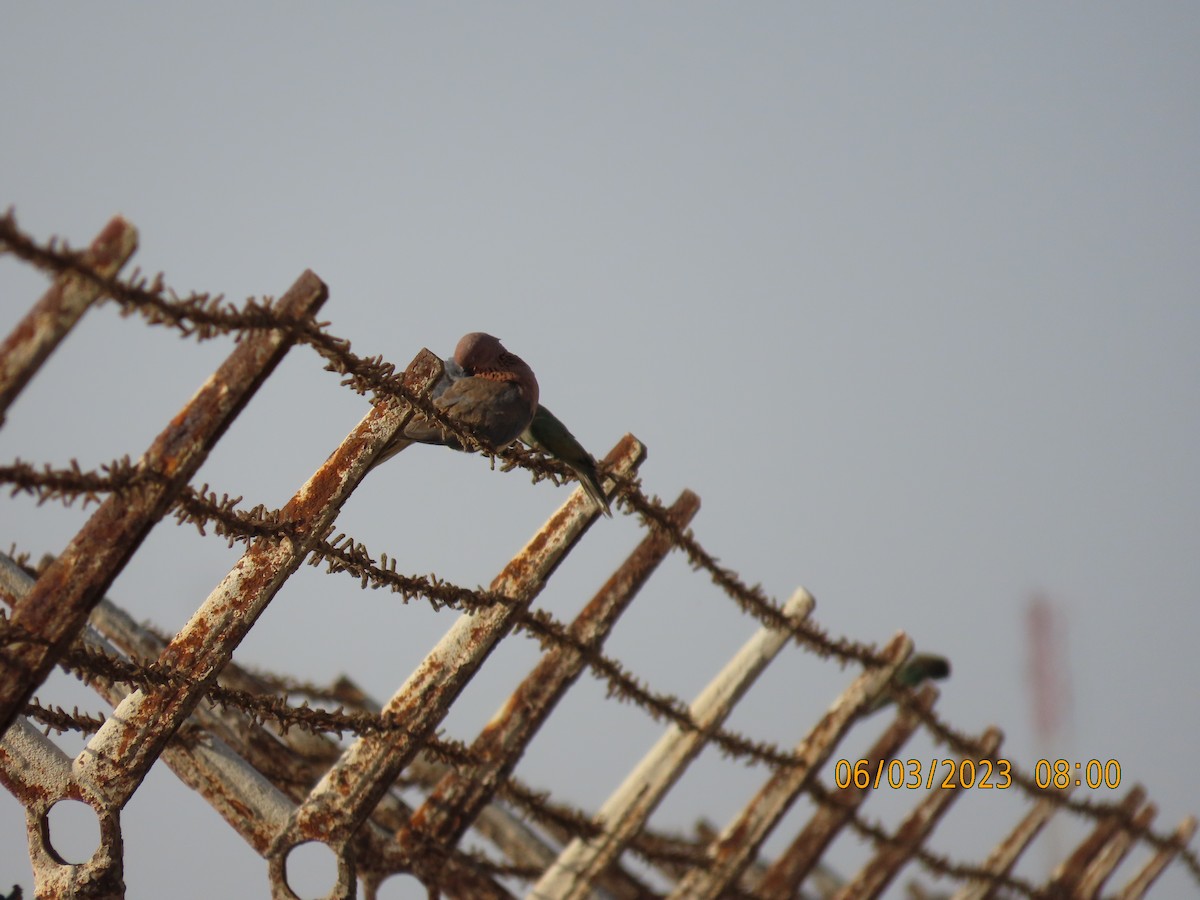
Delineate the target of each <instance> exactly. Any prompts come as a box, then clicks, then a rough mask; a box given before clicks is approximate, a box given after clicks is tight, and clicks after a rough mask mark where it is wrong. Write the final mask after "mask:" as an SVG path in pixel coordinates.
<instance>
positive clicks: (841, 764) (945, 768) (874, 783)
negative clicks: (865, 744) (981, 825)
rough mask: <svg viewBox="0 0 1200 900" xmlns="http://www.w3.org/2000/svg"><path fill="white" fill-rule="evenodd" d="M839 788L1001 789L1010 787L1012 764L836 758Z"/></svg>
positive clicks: (834, 774)
mask: <svg viewBox="0 0 1200 900" xmlns="http://www.w3.org/2000/svg"><path fill="white" fill-rule="evenodd" d="M833 781H834V783H835V784H836V785H837V786H838V787H839V788H847V787H849V786H850V785H854V786H855V787H856V788H859V789H860V790H866V789H867V788H868V787H870V788H873V789H875V790H878V789H879V788H880V787H882V786H886V787H890V788H892V789H893V790H900V789H901V788H908V789H909V790H914V791H915V790H917V789H918V788H926V789H927V790H933V789H934V788H942V789H944V790H955V789H962V790H970V789H971V788H978V789H980V790H988V789H999V790H1004V789H1005V788H1007V787H1010V786H1011V785H1012V763H1010V762H1009V761H1008V760H1007V759H996V760H991V759H981V760H978V761H976V760H973V759H936V758H935V759H929V760H924V759H909V760H902V759H876V760H869V759H860V760H858V761H856V762H850V760H848V759H839V760H838V761H837V762H836V763H835V764H834V767H833Z"/></svg>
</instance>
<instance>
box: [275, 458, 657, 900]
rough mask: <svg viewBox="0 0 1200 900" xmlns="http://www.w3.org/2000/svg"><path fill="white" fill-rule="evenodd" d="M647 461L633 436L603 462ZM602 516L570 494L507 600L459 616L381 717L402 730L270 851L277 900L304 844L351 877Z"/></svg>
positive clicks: (356, 752)
mask: <svg viewBox="0 0 1200 900" xmlns="http://www.w3.org/2000/svg"><path fill="white" fill-rule="evenodd" d="M644 457H645V448H644V447H643V446H642V444H641V443H640V442H639V441H638V440H637V439H636V438H634V437H633V436H632V435H626V436H625V437H624V438H623V439H622V440H621V441H620V442H619V443H618V444H617V446H616V447H615V448H614V449H613V451H612V452H611V453H610V454H609V455H608V458H607V459H606V460H605V462H606V464H607V466H608V467H609V468H610V470H611V471H612V473H613V474H614V476H616V477H627V476H628V475H630V474H631V473H632V472H633V471H635V470H636V468H637V466H638V465H639V464H640V463H641V460H642V459H643V458H644ZM598 514H599V512H598V509H597V508H596V506H595V505H594V504H593V503H592V502H591V501H590V500H589V499H588V498H587V497H586V496H584V495H582V494H581V493H579V492H576V493H573V494H572V495H571V497H570V498H569V499H568V500H567V502H566V503H565V504H564V505H563V506H562V507H561V508H560V509H559V510H558V512H557V513H555V514H554V515H553V516H552V517H551V518H550V520H549V521H548V522H547V523H546V524H545V525H544V526H543V527H542V528H541V530H540V531H539V532H538V533H537V534H536V535H535V536H534V537H533V539H532V540H531V541H530V542H529V543H528V544H527V545H526V546H525V548H524V549H523V550H522V551H521V552H520V553H519V554H517V556H516V557H514V558H513V559H512V560H511V561H510V562H509V564H508V565H507V566H505V568H504V570H503V571H502V572H501V573H500V574H499V575H498V576H497V577H496V579H495V580H494V581H493V582H492V585H491V590H492V592H493V593H495V594H497V595H498V596H501V597H503V598H505V602H502V603H498V604H496V605H495V606H492V607H488V608H485V609H480V610H478V611H474V612H468V613H465V614H463V615H462V616H460V617H459V618H458V620H457V621H456V622H455V623H454V625H453V626H452V627H451V628H450V630H449V631H448V632H447V634H446V635H445V636H444V637H443V638H442V640H441V641H440V642H439V644H438V645H437V646H436V647H435V648H434V649H433V651H432V652H431V653H430V654H429V655H428V656H427V657H426V658H425V660H424V661H423V662H422V663H421V665H420V666H418V667H417V669H416V671H414V672H413V674H412V675H411V676H409V678H408V680H407V681H406V682H405V683H404V685H403V686H401V688H400V689H399V690H398V691H397V692H396V694H395V695H394V696H393V697H392V699H391V700H389V701H388V703H387V705H386V706H385V707H384V709H383V715H384V716H385V717H387V718H388V719H389V720H391V721H393V722H395V723H397V724H398V725H401V724H402V725H403V728H400V729H399V730H397V731H395V732H392V733H389V734H375V735H364V736H362V737H360V738H359V739H358V740H357V741H355V742H354V743H353V744H352V745H351V746H350V747H349V748H348V749H347V750H346V752H345V753H344V754H343V755H342V757H341V759H339V760H338V762H337V763H335V764H334V765H333V766H332V767H331V768H330V770H329V771H328V772H327V773H326V774H325V777H324V778H322V779H321V782H320V783H319V784H318V785H317V786H316V787H315V788H314V789H313V791H312V793H311V794H310V795H309V798H308V800H307V801H305V803H304V804H302V805H301V807H300V809H299V810H297V814H296V816H295V817H294V818H293V820H292V822H291V823H290V825H289V827H288V828H287V829H286V830H285V831H284V832H282V833H281V834H280V835H279V837H278V839H277V840H276V843H275V846H274V848H273V849H272V851H271V854H270V865H271V873H272V874H271V881H272V889H273V891H275V893H274V896H275V897H276V898H286V900H294V898H295V895H294V894H293V893H292V892H291V890H290V889H288V888H287V886H286V883H285V879H284V878H283V877H282V873H283V868H282V867H283V861H284V859H285V858H286V855H287V853H288V852H290V851H291V849H292V848H293V847H295V846H296V845H297V844H300V843H303V842H304V841H307V840H320V841H323V842H325V843H327V844H329V845H330V846H331V847H333V848H334V849H335V851H336V852H337V854H338V860H339V870H342V869H345V870H347V871H349V872H353V870H354V865H355V862H354V860H353V854H352V853H350V852H348V850H349V849H350V848H349V846H348V842H349V839H350V838H351V836H352V835H353V833H354V831H355V830H356V829H357V828H358V827H359V825H360V824H361V823H362V822H363V821H364V820H365V819H366V817H367V816H368V815H369V814H370V812H371V810H372V809H373V808H374V807H375V804H376V803H378V801H379V798H380V797H381V796H382V795H383V792H384V791H386V790H387V789H388V787H389V786H390V785H391V784H392V782H393V781H395V779H396V777H397V776H398V775H399V774H400V771H401V769H403V767H404V766H405V765H406V764H407V763H408V761H409V760H410V759H412V757H413V755H414V754H415V753H416V752H417V751H418V750H419V749H420V748H421V745H422V744H423V743H424V742H425V741H426V740H427V739H428V737H429V735H430V734H432V732H433V730H434V729H435V728H436V727H437V725H438V723H439V722H441V720H442V719H443V718H444V717H445V715H446V713H447V712H449V709H450V704H451V703H452V702H453V701H454V700H455V699H456V698H457V697H458V695H459V693H460V692H461V691H462V689H463V688H464V687H465V686H466V684H467V682H468V681H470V679H471V677H472V676H474V674H475V673H476V672H477V671H478V669H479V667H480V666H481V665H483V662H484V660H485V659H487V656H488V655H489V654H490V652H491V651H492V649H493V648H494V647H495V645H496V642H497V641H499V640H500V639H501V638H502V637H503V636H504V635H505V634H507V633H508V631H509V630H510V629H511V627H512V625H513V623H514V621H515V619H516V616H517V615H518V614H519V613H521V612H522V611H524V610H525V609H526V608H527V607H528V605H529V604H530V603H531V602H532V601H533V598H534V597H535V596H537V594H538V593H539V592H540V590H541V588H542V586H543V585H544V584H545V582H546V579H547V578H549V576H550V574H551V573H552V572H553V571H554V569H555V568H556V567H557V566H558V564H559V562H561V561H562V559H563V557H564V556H565V555H566V554H567V553H568V552H569V551H570V550H571V548H572V547H574V545H575V544H576V543H577V542H578V541H579V539H580V538H581V537H582V536H583V534H584V533H585V532H586V531H587V529H588V527H589V526H590V525H591V524H592V522H594V521H595V519H596V517H597V515H598ZM331 896H335V897H338V898H342V897H348V896H350V894H348V893H343V887H342V884H341V883H340V882H339V885H338V886H337V888H335V893H334V894H332V895H331Z"/></svg>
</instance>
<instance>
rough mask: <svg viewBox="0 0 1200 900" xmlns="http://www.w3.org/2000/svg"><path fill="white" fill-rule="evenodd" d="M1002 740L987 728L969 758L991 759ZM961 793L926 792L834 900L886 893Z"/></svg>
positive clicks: (995, 730) (951, 790)
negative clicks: (976, 753) (976, 754)
mask: <svg viewBox="0 0 1200 900" xmlns="http://www.w3.org/2000/svg"><path fill="white" fill-rule="evenodd" d="M1003 738H1004V736H1003V734H1002V733H1001V731H1000V729H998V728H989V729H988V730H987V731H985V732H984V734H983V737H982V738H981V739H980V740H979V741H978V742H976V743H977V744H978V746H979V749H980V756H979V757H972V758H973V759H975V760H976V761H978V759H988V758H990V757H991V756H992V754H994V753H995V752H996V749H997V748H998V747H999V746H1000V742H1001V741H1002V740H1003ZM964 793H966V791H965V790H964V789H963V788H934V789H933V790H932V791H929V792H928V796H926V798H925V799H924V800H922V801H921V802H920V803H918V804H917V806H916V808H915V809H913V811H912V812H910V813H909V814H908V815H907V816H906V817H905V819H904V821H903V822H901V823H900V827H899V828H897V829H896V834H895V839H894V843H891V844H887V845H885V846H882V847H880V848H879V849H878V850H877V851H876V853H875V856H874V857H873V858H872V859H871V860H870V861H869V862H868V863H867V864H866V865H865V866H863V868H862V869H861V870H860V871H859V873H858V874H857V875H856V876H855V877H854V878H852V879H850V881H848V882H847V883H846V884H845V885H844V886H843V887H842V889H841V890H840V891H838V892H837V893H836V894H834V900H862V898H865V897H878V896H879V895H880V894H882V893H883V892H884V891H885V890H887V887H888V885H889V884H891V883H892V879H894V878H895V877H896V875H897V873H898V872H899V871H900V870H901V869H902V868H904V866H905V864H906V863H907V862H908V861H909V860H910V859H912V856H913V854H914V853H916V851H917V849H918V848H919V847H920V846H921V844H922V843H923V842H924V840H925V838H926V837H927V836H928V835H929V833H930V832H931V831H932V830H933V827H934V826H935V825H936V824H937V822H938V819H939V818H941V817H942V815H943V814H945V812H946V810H948V809H949V808H950V805H951V804H952V803H954V801H955V800H957V799H958V798H959V796H960V795H962V794H964Z"/></svg>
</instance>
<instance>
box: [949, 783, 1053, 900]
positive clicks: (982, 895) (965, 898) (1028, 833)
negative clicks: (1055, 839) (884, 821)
mask: <svg viewBox="0 0 1200 900" xmlns="http://www.w3.org/2000/svg"><path fill="white" fill-rule="evenodd" d="M1073 787H1074V786H1073V785H1072V786H1069V787H1068V788H1066V789H1065V790H1063V791H1062V795H1063V796H1066V795H1067V793H1068V791H1070V790H1071V789H1072V788H1073ZM1058 810H1059V804H1057V803H1055V802H1054V801H1053V800H1051V799H1050V798H1049V797H1042V798H1041V799H1039V800H1038V801H1037V803H1035V804H1034V805H1033V808H1032V809H1030V810H1029V812H1028V813H1027V814H1026V815H1025V817H1024V818H1023V819H1021V821H1020V822H1018V823H1017V827H1016V828H1014V829H1013V830H1012V831H1011V832H1010V833H1009V835H1008V837H1006V838H1005V839H1004V840H1003V841H1001V842H1000V843H999V844H997V845H996V846H995V847H993V848H992V852H991V853H989V854H988V856H987V859H985V860H984V861H983V865H982V866H981V867H980V868H982V869H983V870H984V871H986V872H987V873H989V874H990V875H991V876H992V879H972V880H971V882H970V883H968V884H965V885H963V886H962V887H961V888H959V889H958V891H957V892H956V893H955V894H954V897H953V898H952V900H988V898H990V897H991V896H992V895H993V894H994V893H995V891H996V882H995V880H994V879H996V878H1000V877H1002V876H1006V875H1008V874H1009V873H1010V872H1011V871H1012V868H1013V866H1015V865H1016V863H1017V860H1018V859H1019V858H1020V856H1021V854H1022V853H1024V852H1025V848H1026V847H1028V846H1029V845H1030V844H1031V843H1032V842H1033V839H1034V838H1035V837H1037V835H1038V832H1040V831H1041V830H1042V827H1043V826H1044V825H1045V824H1046V823H1047V822H1049V821H1050V819H1051V818H1052V817H1053V816H1054V814H1055V813H1056V812H1058Z"/></svg>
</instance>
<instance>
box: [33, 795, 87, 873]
mask: <svg viewBox="0 0 1200 900" xmlns="http://www.w3.org/2000/svg"><path fill="white" fill-rule="evenodd" d="M46 826H47V828H46V833H47V835H48V838H47V844H48V845H49V849H50V851H51V852H52V853H53V854H54V855H55V856H57V857H58V858H59V859H60V860H61V861H62V862H64V863H66V864H67V865H72V866H78V865H82V864H83V863H85V862H87V861H88V860H89V859H91V858H92V856H93V854H95V852H96V850H97V849H98V848H99V847H100V820H99V818H97V816H96V811H95V810H94V809H92V808H91V807H90V806H88V805H87V804H86V803H84V802H82V801H81V800H70V799H67V800H59V801H58V802H57V803H55V804H54V805H53V806H51V807H50V809H49V810H47V811H46Z"/></svg>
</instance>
